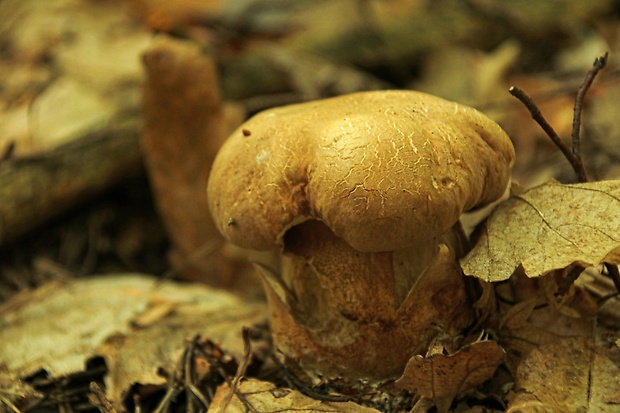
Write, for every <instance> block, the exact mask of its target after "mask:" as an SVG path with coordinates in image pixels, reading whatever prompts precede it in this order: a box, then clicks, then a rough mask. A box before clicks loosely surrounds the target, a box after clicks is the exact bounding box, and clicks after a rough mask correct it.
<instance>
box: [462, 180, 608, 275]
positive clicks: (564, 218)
mask: <svg viewBox="0 0 620 413" xmlns="http://www.w3.org/2000/svg"><path fill="white" fill-rule="evenodd" d="M474 237H477V241H476V243H475V246H474V248H473V249H472V251H471V252H470V253H469V254H468V255H467V256H466V257H465V258H464V259H462V260H461V266H462V267H463V271H464V272H465V274H467V275H473V276H475V277H477V278H480V279H482V280H484V281H492V282H499V281H504V280H507V279H508V278H510V276H511V275H512V274H513V273H514V271H515V270H516V269H517V268H518V267H519V266H522V267H523V269H524V271H525V273H526V274H527V275H528V276H529V277H538V276H541V275H544V274H547V273H548V272H550V271H553V270H557V269H563V268H567V267H569V266H570V265H573V264H577V265H579V266H581V267H590V266H597V265H599V264H601V263H603V262H606V263H611V264H618V263H620V181H616V180H614V181H599V182H588V183H583V184H570V185H563V184H560V183H557V182H555V181H551V182H547V183H546V184H543V185H540V186H538V187H535V188H532V189H530V190H528V191H525V192H523V193H522V194H513V195H512V197H511V198H510V199H508V200H507V201H505V202H504V203H502V204H501V205H500V206H499V207H498V208H497V209H496V210H495V211H494V212H493V213H492V214H491V216H490V217H489V218H488V219H487V221H486V222H485V223H484V224H483V225H482V227H481V228H480V229H479V230H478V232H477V234H475V235H474Z"/></svg>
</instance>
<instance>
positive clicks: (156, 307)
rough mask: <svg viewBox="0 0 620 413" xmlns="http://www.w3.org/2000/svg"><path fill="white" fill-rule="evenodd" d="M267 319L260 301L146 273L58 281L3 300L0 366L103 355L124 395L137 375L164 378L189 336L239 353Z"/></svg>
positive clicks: (113, 392)
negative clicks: (246, 329)
mask: <svg viewBox="0 0 620 413" xmlns="http://www.w3.org/2000/svg"><path fill="white" fill-rule="evenodd" d="M263 318H264V306H263V305H262V304H257V303H255V302H246V301H243V300H242V299H240V298H239V297H237V296H234V295H232V294H230V293H228V292H226V291H221V290H215V289H211V288H208V287H206V286H203V285H195V284H179V283H174V282H170V281H161V280H157V279H155V278H153V277H148V276H144V275H135V274H123V275H121V274H119V275H115V276H102V277H89V278H85V279H79V280H73V281H71V282H67V283H66V284H60V283H53V284H49V285H47V286H44V287H42V288H40V289H37V290H35V291H32V292H27V293H23V294H20V295H18V296H16V297H15V298H13V299H12V300H10V301H8V302H7V303H5V304H4V305H3V306H2V307H0V343H2V344H1V345H0V348H1V351H0V366H6V368H7V369H8V370H9V371H10V372H11V373H13V374H15V375H17V376H26V375H29V374H31V373H33V372H34V371H36V370H38V369H40V368H43V369H45V370H47V371H48V372H49V373H50V375H52V376H60V375H64V374H69V373H74V372H77V371H81V370H83V368H84V362H85V361H86V360H87V359H89V358H91V357H94V356H97V355H101V356H103V357H104V358H105V361H106V364H107V366H108V369H109V374H108V377H107V379H106V385H107V393H108V395H109V396H111V399H112V400H113V401H118V400H120V398H121V395H122V394H123V392H124V391H125V390H127V387H128V386H130V385H131V384H132V383H134V382H139V383H143V384H162V383H163V382H165V379H164V378H162V377H161V376H158V375H157V374H156V373H157V370H158V368H162V369H164V370H166V371H174V367H175V363H176V361H177V358H178V353H179V352H180V351H181V350H182V348H183V345H184V339H186V338H188V337H192V336H194V335H196V334H201V335H202V336H204V337H206V338H209V339H211V340H213V341H217V342H219V343H221V344H222V345H224V346H225V348H226V350H227V351H229V352H230V353H231V354H232V355H234V356H235V357H241V356H242V355H243V343H242V340H241V328H242V326H244V325H247V326H250V325H252V324H255V323H257V322H259V321H262V320H263ZM33 332H36V334H35V333H33ZM68 338H70V339H68ZM104 343H105V345H103V344H104ZM0 410H1V409H0Z"/></svg>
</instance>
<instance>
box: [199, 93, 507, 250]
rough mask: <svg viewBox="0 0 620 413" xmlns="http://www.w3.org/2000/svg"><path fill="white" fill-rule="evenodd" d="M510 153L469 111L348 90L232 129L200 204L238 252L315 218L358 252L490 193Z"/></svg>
mask: <svg viewBox="0 0 620 413" xmlns="http://www.w3.org/2000/svg"><path fill="white" fill-rule="evenodd" d="M514 157H515V153H514V147H513V145H512V143H511V141H510V138H509V137H508V136H507V135H506V133H505V132H504V131H503V130H502V129H501V128H500V127H499V125H497V124H496V123H495V122H494V121H492V120H491V119H489V118H488V117H487V116H485V115H483V114H482V113H480V112H478V111H477V110H475V109H473V108H471V107H468V106H464V105H461V104H458V103H455V102H450V101H447V100H444V99H441V98H438V97H435V96H431V95H428V94H424V93H420V92H415V91H373V92H360V93H354V94H350V95H344V96H339V97H334V98H329V99H324V100H318V101H312V102H307V103H301V104H296V105H290V106H284V107H280V108H275V109H270V110H266V111H264V112H261V113H259V114H257V115H256V116H254V117H253V118H251V119H250V120H248V121H247V122H245V123H244V124H243V125H241V126H240V127H239V128H238V129H237V130H236V131H235V132H234V133H233V134H232V135H231V136H230V137H229V138H228V140H227V141H226V142H225V144H224V145H223V147H222V148H221V149H220V152H219V153H218V155H217V157H216V159H215V162H214V164H213V169H212V170H211V175H210V178H209V183H208V188H207V192H208V197H209V207H210V210H211V214H212V215H213V219H214V221H215V223H216V226H217V227H218V228H219V230H220V231H221V232H222V234H223V235H224V237H225V238H227V239H228V240H229V241H231V242H232V243H234V244H237V245H239V246H241V247H244V248H250V249H257V250H267V249H274V248H277V247H279V246H282V243H283V236H284V233H285V232H286V231H287V230H288V229H289V228H291V227H292V226H294V225H296V224H299V223H301V222H303V221H306V220H309V219H317V220H320V221H322V222H324V223H325V224H326V225H327V226H329V227H330V228H331V230H332V231H333V232H334V233H335V234H336V235H337V236H339V237H341V238H342V239H344V240H345V241H346V242H347V243H348V244H349V245H351V246H352V247H353V248H354V249H356V250H358V251H361V252H380V251H393V250H396V249H401V248H404V247H409V246H411V245H414V244H417V243H421V242H427V241H429V240H431V239H433V238H435V237H437V236H439V235H441V234H443V233H444V232H445V231H447V230H448V229H449V228H450V227H452V225H454V224H455V223H456V222H457V221H458V220H459V217H460V215H461V213H462V212H464V211H467V210H470V209H472V208H476V207H481V206H483V205H486V204H488V203H490V202H492V201H494V200H497V199H498V198H500V197H501V195H502V194H503V193H504V190H505V189H506V186H507V184H508V182H509V178H510V170H511V167H512V164H513V163H514Z"/></svg>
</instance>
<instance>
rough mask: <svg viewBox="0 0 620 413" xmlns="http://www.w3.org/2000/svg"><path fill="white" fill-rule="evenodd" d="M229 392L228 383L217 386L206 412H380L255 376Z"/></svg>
mask: <svg viewBox="0 0 620 413" xmlns="http://www.w3.org/2000/svg"><path fill="white" fill-rule="evenodd" d="M230 396H231V394H230V387H229V386H228V385H227V384H223V385H222V386H220V387H219V388H218V389H217V392H216V393H215V396H214V397H213V401H212V402H211V405H210V407H209V413H224V412H225V413H247V412H264V413H271V412H274V413H275V412H278V413H282V412H296V413H304V412H307V413H311V412H321V413H379V411H378V410H375V409H372V408H370V407H363V406H360V405H359V404H356V403H353V402H327V401H321V400H316V399H313V398H311V397H308V396H305V395H303V394H302V393H300V392H298V391H296V390H291V389H286V388H279V387H276V386H275V385H274V384H272V383H268V382H265V381H260V380H256V379H247V380H244V381H242V382H241V383H240V384H239V387H238V388H237V391H236V392H235V394H234V397H230Z"/></svg>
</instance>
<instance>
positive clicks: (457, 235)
mask: <svg viewBox="0 0 620 413" xmlns="http://www.w3.org/2000/svg"><path fill="white" fill-rule="evenodd" d="M461 236H462V231H461V229H460V226H455V227H454V228H452V229H451V230H449V231H448V232H447V233H446V234H444V236H442V237H439V238H438V239H435V240H432V241H431V242H427V243H423V244H421V245H418V246H415V247H411V248H407V249H406V250H397V251H390V252H376V253H363V252H359V251H357V250H355V249H353V248H352V247H350V246H349V245H348V244H347V243H346V242H345V241H343V240H342V239H341V238H339V237H338V236H336V235H335V234H334V233H333V232H332V231H331V230H330V229H329V228H328V227H327V226H326V225H325V224H323V223H322V222H320V221H317V220H311V221H306V222H304V223H302V224H300V225H297V226H295V227H293V228H291V229H290V230H289V231H287V233H286V234H285V235H284V253H283V257H282V258H283V260H282V268H283V274H282V278H281V279H277V277H275V276H274V275H266V277H270V278H271V279H270V280H267V281H268V282H265V285H266V290H267V295H268V298H269V303H270V310H271V313H272V314H271V323H272V325H271V328H272V333H273V335H274V340H275V342H276V345H277V346H278V349H279V350H280V351H281V352H282V353H283V354H284V355H285V356H286V357H288V358H289V359H291V360H294V361H297V362H298V363H299V364H300V366H301V367H302V368H303V369H304V370H306V372H308V373H309V374H310V375H311V376H312V375H313V374H317V377H318V375H320V376H322V377H348V378H353V379H371V380H381V381H382V380H386V379H390V378H393V377H396V376H398V375H399V374H400V373H402V370H403V368H404V366H405V364H406V362H407V360H408V359H409V358H410V357H411V356H413V355H415V354H420V353H423V352H424V351H425V350H426V348H427V346H428V343H429V342H430V340H431V339H432V338H433V337H434V335H435V334H436V332H437V329H436V328H434V327H433V326H435V325H440V326H445V327H446V328H447V329H449V332H452V333H456V332H457V331H458V330H459V329H462V328H463V327H465V326H466V325H467V324H468V323H469V322H470V320H471V318H470V315H471V313H470V311H471V310H470V308H471V307H470V306H469V305H468V302H467V295H466V291H465V285H464V281H463V278H462V274H461V272H460V268H459V267H458V264H457V262H456V260H455V254H460V253H461V252H462V238H461ZM441 244H443V246H442V247H438V246H439V245H441ZM445 244H448V245H450V247H449V248H448V247H446V246H445ZM438 251H439V252H438ZM274 282H275V283H276V284H274ZM278 290H279V291H280V293H278ZM282 291H285V292H286V294H282V293H281V292H282Z"/></svg>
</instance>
